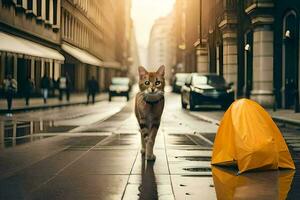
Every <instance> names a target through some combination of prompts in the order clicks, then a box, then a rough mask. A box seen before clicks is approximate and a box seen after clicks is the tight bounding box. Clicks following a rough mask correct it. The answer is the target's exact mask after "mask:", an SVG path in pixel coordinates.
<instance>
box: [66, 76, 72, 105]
mask: <svg viewBox="0 0 300 200" xmlns="http://www.w3.org/2000/svg"><path fill="white" fill-rule="evenodd" d="M70 92H71V79H70V76H69V74H68V73H66V96H67V101H70Z"/></svg>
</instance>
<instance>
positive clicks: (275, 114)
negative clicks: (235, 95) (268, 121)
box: [190, 109, 300, 127]
mask: <svg viewBox="0 0 300 200" xmlns="http://www.w3.org/2000/svg"><path fill="white" fill-rule="evenodd" d="M267 111H268V112H269V114H270V115H271V116H272V118H273V120H274V121H275V122H278V123H283V124H288V125H292V126H298V127H300V113H295V112H294V110H287V109H279V110H277V111H273V110H267ZM224 112H225V111H222V110H218V111H204V112H201V111H200V112H199V111H196V112H190V114H191V115H193V116H195V117H198V118H200V119H201V120H203V121H208V122H211V123H213V124H216V125H219V124H220V121H221V119H222V117H223V115H224Z"/></svg>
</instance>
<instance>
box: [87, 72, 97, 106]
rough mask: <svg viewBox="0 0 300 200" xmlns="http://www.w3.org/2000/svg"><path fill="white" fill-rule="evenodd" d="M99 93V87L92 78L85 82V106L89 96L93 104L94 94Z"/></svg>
mask: <svg viewBox="0 0 300 200" xmlns="http://www.w3.org/2000/svg"><path fill="white" fill-rule="evenodd" d="M98 91H99V85H98V82H97V80H96V79H95V77H94V76H92V79H90V80H88V82H87V104H89V101H90V96H92V103H93V104H94V103H95V96H96V93H97V92H98Z"/></svg>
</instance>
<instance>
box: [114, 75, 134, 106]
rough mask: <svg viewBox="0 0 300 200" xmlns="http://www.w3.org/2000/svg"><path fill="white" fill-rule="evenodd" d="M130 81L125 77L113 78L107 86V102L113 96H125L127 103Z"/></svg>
mask: <svg viewBox="0 0 300 200" xmlns="http://www.w3.org/2000/svg"><path fill="white" fill-rule="evenodd" d="M129 91H130V80H129V78H126V77H113V78H112V80H111V85H110V86H109V101H111V98H112V97H114V96H125V97H126V98H127V101H129Z"/></svg>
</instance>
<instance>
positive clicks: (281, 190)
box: [212, 167, 295, 200]
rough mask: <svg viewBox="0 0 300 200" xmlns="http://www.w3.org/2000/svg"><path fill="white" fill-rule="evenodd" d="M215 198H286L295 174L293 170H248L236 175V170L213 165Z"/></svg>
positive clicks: (221, 199) (227, 199)
mask: <svg viewBox="0 0 300 200" xmlns="http://www.w3.org/2000/svg"><path fill="white" fill-rule="evenodd" d="M212 174H213V180H214V187H215V189H216V194H217V198H218V199H220V200H223V199H224V200H231V199H280V200H281V199H286V198H287V195H288V192H289V190H290V189H291V183H292V181H293V177H294V174H295V171H294V170H271V171H261V172H248V173H244V174H241V175H237V170H234V169H229V168H219V167H213V169H212Z"/></svg>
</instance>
